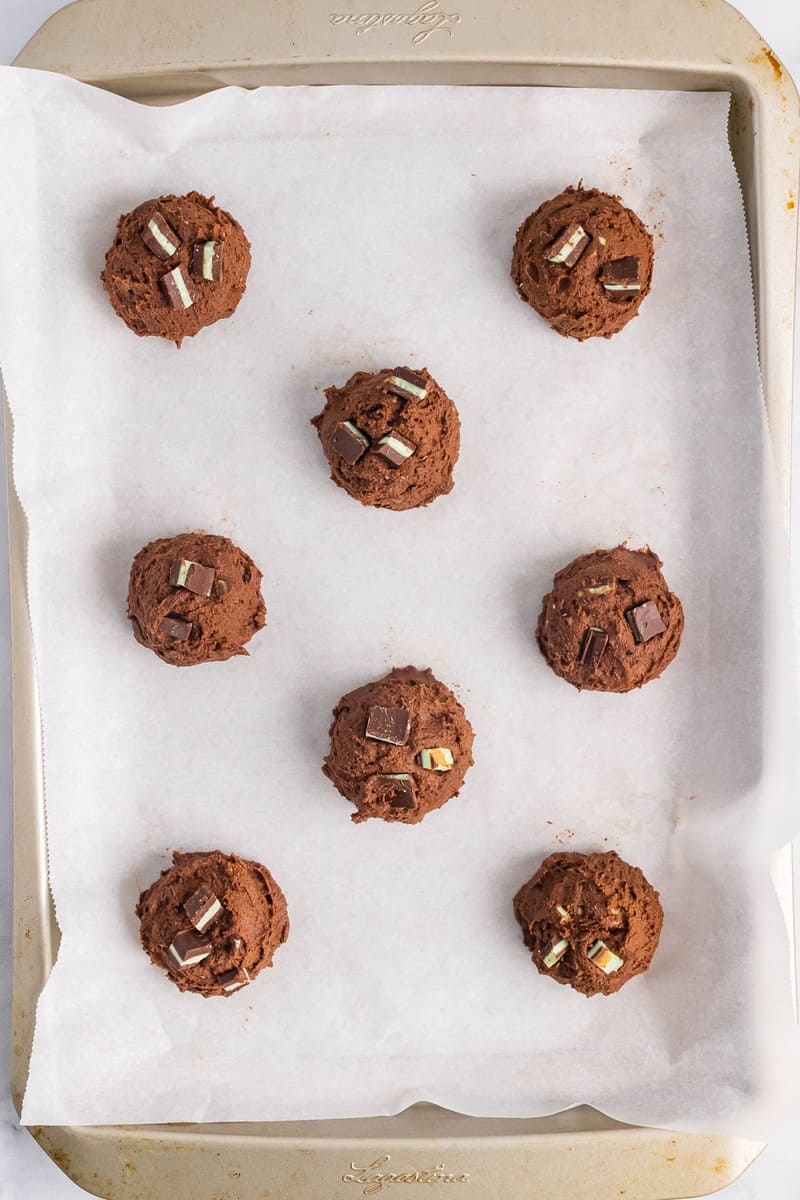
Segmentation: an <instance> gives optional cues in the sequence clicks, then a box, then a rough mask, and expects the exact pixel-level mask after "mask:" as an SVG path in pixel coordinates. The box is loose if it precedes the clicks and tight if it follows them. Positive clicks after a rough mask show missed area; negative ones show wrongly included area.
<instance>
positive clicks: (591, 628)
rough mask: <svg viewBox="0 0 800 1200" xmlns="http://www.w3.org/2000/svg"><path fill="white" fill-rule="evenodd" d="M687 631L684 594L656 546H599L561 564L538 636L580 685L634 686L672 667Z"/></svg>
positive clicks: (559, 671)
mask: <svg viewBox="0 0 800 1200" xmlns="http://www.w3.org/2000/svg"><path fill="white" fill-rule="evenodd" d="M682 633H683V608H682V606H681V602H680V600H679V599H678V597H677V596H676V595H674V594H673V593H672V592H671V591H670V590H669V588H668V587H667V584H666V581H665V579H664V576H663V575H662V574H661V562H660V560H659V558H658V557H657V555H655V554H654V553H653V551H652V550H649V549H647V548H645V549H643V550H628V548H627V547H626V546H617V548H616V549H615V550H594V551H592V553H591V554H582V555H581V556H580V558H576V559H575V560H574V562H571V563H570V564H569V566H567V567H564V569H563V570H561V571H559V572H558V574H557V575H556V576H555V578H554V580H553V590H552V592H548V594H547V595H546V596H545V598H544V600H543V601H542V611H541V613H540V614H539V625H538V627H537V630H536V640H537V642H538V643H539V649H540V650H541V652H542V654H543V655H544V657H545V659H546V660H547V664H548V666H550V667H552V669H553V670H554V671H555V673H556V675H560V676H561V678H562V679H566V681H567V683H571V684H572V685H573V687H576V688H579V689H580V688H588V689H589V690H590V691H595V692H629V691H631V689H632V688H636V687H641V686H642V684H643V683H648V682H649V681H650V680H651V679H655V678H656V676H658V675H660V674H661V672H662V671H663V670H664V669H665V667H668V666H669V664H670V663H671V662H672V660H673V658H674V657H675V655H676V654H677V653H678V646H679V645H680V641H681V634H682Z"/></svg>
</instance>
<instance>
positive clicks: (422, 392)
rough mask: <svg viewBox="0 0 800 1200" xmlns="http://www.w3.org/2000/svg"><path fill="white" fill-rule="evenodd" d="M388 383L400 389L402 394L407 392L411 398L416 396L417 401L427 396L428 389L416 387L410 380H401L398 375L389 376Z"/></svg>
mask: <svg viewBox="0 0 800 1200" xmlns="http://www.w3.org/2000/svg"><path fill="white" fill-rule="evenodd" d="M389 383H393V384H394V386H395V387H398V388H400V390H401V391H403V392H408V393H409V394H410V395H411V396H416V397H417V399H418V400H424V399H425V397H426V396H427V394H428V389H427V388H424V387H417V385H416V384H415V383H412V382H411V380H410V379H401V377H400V376H399V375H390V376H389Z"/></svg>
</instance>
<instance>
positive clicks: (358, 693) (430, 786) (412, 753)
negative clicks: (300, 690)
mask: <svg viewBox="0 0 800 1200" xmlns="http://www.w3.org/2000/svg"><path fill="white" fill-rule="evenodd" d="M472 738H473V734H472V726H471V725H470V723H469V721H468V720H467V716H466V713H465V712H464V709H463V708H462V707H461V705H460V704H459V702H458V701H457V700H456V698H455V696H454V695H453V693H452V692H451V691H450V689H449V688H448V687H445V685H444V684H443V683H440V682H439V680H438V679H435V678H434V677H433V675H432V673H431V671H430V670H426V671H418V670H417V669H416V667H395V669H394V670H393V671H390V672H389V674H388V675H385V676H384V677H383V679H379V680H377V682H375V683H368V684H365V686H364V687H360V688H356V690H355V691H353V692H348V693H347V695H346V696H343V697H342V699H341V700H340V701H339V703H338V704H337V705H336V708H335V709H334V710H333V725H332V726H331V749H330V754H329V755H328V757H327V758H326V759H325V764H324V766H323V768H322V770H323V772H324V773H325V775H327V776H328V778H329V779H330V780H331V781H332V782H333V783H334V784H335V785H336V787H337V788H338V789H339V791H340V792H341V793H342V795H343V796H344V797H345V798H346V799H347V800H349V801H350V802H351V804H355V806H356V808H357V809H358V811H357V812H355V813H353V815H352V819H353V820H354V821H356V822H358V821H366V820H367V818H368V817H380V818H381V820H383V821H401V822H402V823H403V824H405V825H416V824H417V822H418V821H421V820H422V818H423V817H424V816H425V815H426V814H427V813H429V812H431V811H432V810H433V809H434V808H441V807H442V805H443V804H446V803H447V801H448V800H450V799H451V798H452V797H453V796H455V795H457V794H458V790H459V788H460V787H461V785H462V783H463V782H464V776H465V775H466V773H467V770H468V769H469V767H471V766H472Z"/></svg>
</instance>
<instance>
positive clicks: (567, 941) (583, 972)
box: [514, 851, 664, 996]
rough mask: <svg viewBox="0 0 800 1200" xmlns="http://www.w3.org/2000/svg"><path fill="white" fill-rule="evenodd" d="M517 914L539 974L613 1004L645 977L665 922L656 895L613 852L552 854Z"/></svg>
mask: <svg viewBox="0 0 800 1200" xmlns="http://www.w3.org/2000/svg"><path fill="white" fill-rule="evenodd" d="M514 914H515V916H516V918H517V920H518V921H519V923H520V926H521V927H522V937H523V939H524V941H525V945H526V946H527V947H528V949H529V950H530V952H531V958H532V959H533V961H534V963H535V964H536V967H537V968H538V970H539V971H540V973H541V974H542V975H549V976H550V977H551V979H555V980H556V982H557V983H568V984H569V985H570V987H573V988H575V991H576V992H582V993H583V995H584V996H597V995H603V996H610V995H611V993H612V992H618V991H619V989H620V988H621V987H622V986H623V984H625V983H627V982H628V980H629V979H632V978H633V976H634V975H640V974H641V973H642V971H646V970H647V968H648V967H649V966H650V963H651V961H652V958H653V955H654V954H655V952H656V947H657V946H658V939H659V938H660V936H661V925H662V922H663V919H664V913H663V910H662V908H661V902H660V901H659V898H658V892H657V891H656V890H655V888H653V887H652V886H651V885H650V884H649V883H648V882H647V880H646V879H645V877H644V875H643V874H642V872H641V871H640V870H639V868H638V867H632V866H631V865H630V863H626V862H624V861H623V859H621V858H620V857H619V855H617V854H615V853H614V852H613V851H609V852H608V853H606V854H568V853H564V852H560V853H557V854H551V855H550V857H549V858H546V859H545V860H544V862H543V863H542V865H541V866H540V867H539V870H538V871H537V872H536V874H535V875H534V876H533V877H532V878H531V879H529V880H528V882H527V883H526V884H524V885H523V886H522V887H521V888H520V890H519V891H518V892H517V894H516V896H515V897H514Z"/></svg>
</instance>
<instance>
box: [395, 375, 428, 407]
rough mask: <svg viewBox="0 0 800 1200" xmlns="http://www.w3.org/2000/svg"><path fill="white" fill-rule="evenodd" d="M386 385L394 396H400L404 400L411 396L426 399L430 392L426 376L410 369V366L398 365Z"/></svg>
mask: <svg viewBox="0 0 800 1200" xmlns="http://www.w3.org/2000/svg"><path fill="white" fill-rule="evenodd" d="M386 386H387V388H388V389H389V391H390V392H391V393H392V395H393V396H400V397H401V399H403V400H406V399H407V398H408V397H409V396H416V397H417V399H419V400H424V399H425V397H426V395H427V394H428V381H427V379H426V378H425V376H424V375H417V373H416V371H409V369H408V367H398V368H397V370H396V371H394V372H393V374H391V375H390V376H389V378H388V379H387V381H386Z"/></svg>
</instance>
